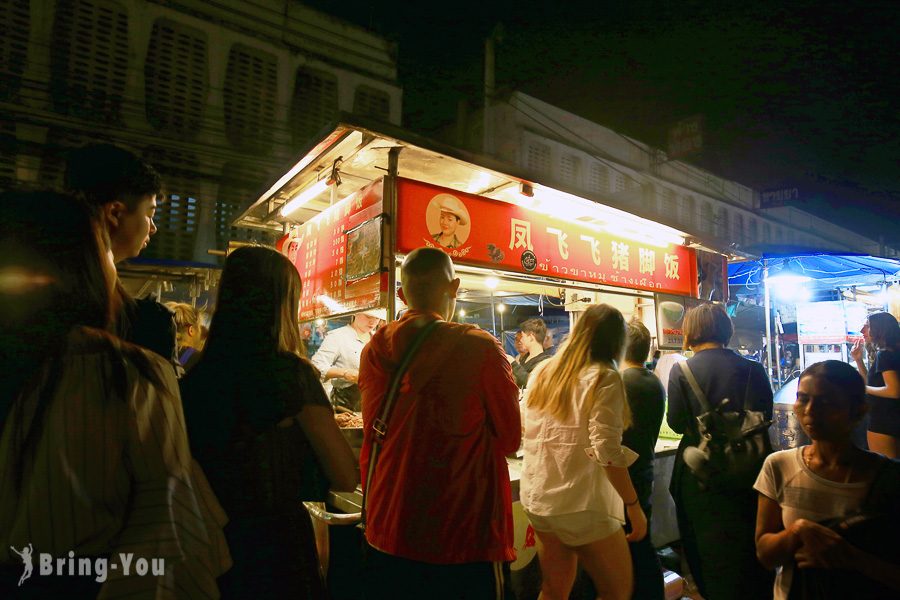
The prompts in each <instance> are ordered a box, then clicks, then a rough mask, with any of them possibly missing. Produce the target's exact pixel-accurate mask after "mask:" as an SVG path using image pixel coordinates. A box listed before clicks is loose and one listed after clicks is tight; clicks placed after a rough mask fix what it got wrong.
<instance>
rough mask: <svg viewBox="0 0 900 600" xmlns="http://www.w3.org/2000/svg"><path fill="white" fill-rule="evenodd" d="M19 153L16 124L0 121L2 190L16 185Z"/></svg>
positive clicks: (0, 174)
mask: <svg viewBox="0 0 900 600" xmlns="http://www.w3.org/2000/svg"><path fill="white" fill-rule="evenodd" d="M18 153H19V148H18V143H17V141H16V124H15V123H13V122H12V121H7V120H6V119H3V120H0V190H3V189H7V188H10V187H12V186H13V185H15V184H16V155H17V154H18ZM35 179H37V178H35Z"/></svg>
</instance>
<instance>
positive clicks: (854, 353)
mask: <svg viewBox="0 0 900 600" xmlns="http://www.w3.org/2000/svg"><path fill="white" fill-rule="evenodd" d="M850 356H851V357H852V358H853V360H855V361H858V362H862V358H863V341H862V340H856V342H855V343H854V344H853V348H851V349H850Z"/></svg>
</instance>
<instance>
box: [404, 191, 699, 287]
mask: <svg viewBox="0 0 900 600" xmlns="http://www.w3.org/2000/svg"><path fill="white" fill-rule="evenodd" d="M422 246H429V247H439V248H443V249H444V250H446V251H447V253H448V254H450V256H451V257H453V260H454V262H456V263H457V264H461V265H476V266H480V267H488V268H492V269H496V270H499V271H514V272H517V273H530V274H533V275H538V276H544V277H554V278H559V279H568V280H571V281H581V282H586V283H600V284H606V285H611V286H618V287H624V288H631V289H637V290H648V291H654V292H668V293H672V294H680V295H685V296H696V293H697V261H696V256H695V253H694V250H693V249H691V248H687V247H685V246H678V245H674V244H670V245H653V244H649V243H646V242H639V241H635V240H632V239H629V238H627V237H621V236H616V235H614V234H612V233H609V232H606V231H601V230H598V229H597V228H593V227H591V226H589V225H587V224H583V223H575V222H572V221H565V220H563V219H558V218H555V217H551V216H548V215H545V214H542V213H539V212H537V211H534V210H529V209H526V208H523V207H521V206H516V205H514V204H509V203H506V202H501V201H498V200H491V199H489V198H482V197H480V196H475V195H472V194H466V193H464V192H458V191H456V190H451V189H447V188H442V187H439V186H435V185H431V184H427V183H422V182H419V181H412V180H409V179H398V182H397V251H398V252H400V253H406V252H410V251H412V250H414V249H416V248H420V247H422Z"/></svg>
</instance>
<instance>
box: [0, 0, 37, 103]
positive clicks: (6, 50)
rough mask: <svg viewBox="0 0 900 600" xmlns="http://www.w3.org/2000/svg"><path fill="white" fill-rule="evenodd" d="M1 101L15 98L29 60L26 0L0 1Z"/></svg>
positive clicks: (28, 24) (28, 9)
mask: <svg viewBox="0 0 900 600" xmlns="http://www.w3.org/2000/svg"><path fill="white" fill-rule="evenodd" d="M0 23H3V24H4V31H3V35H0V100H11V99H14V98H15V97H16V96H17V94H18V93H19V89H20V88H21V87H22V77H23V76H24V75H25V65H26V62H27V60H28V35H29V31H30V29H31V9H30V6H29V1H28V0H4V1H3V2H0Z"/></svg>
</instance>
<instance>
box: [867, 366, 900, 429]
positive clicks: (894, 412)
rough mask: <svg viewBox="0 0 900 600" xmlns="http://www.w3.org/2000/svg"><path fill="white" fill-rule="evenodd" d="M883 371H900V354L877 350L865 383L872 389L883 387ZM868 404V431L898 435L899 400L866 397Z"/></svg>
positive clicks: (869, 395) (899, 419)
mask: <svg viewBox="0 0 900 600" xmlns="http://www.w3.org/2000/svg"><path fill="white" fill-rule="evenodd" d="M885 371H900V352H897V351H896V350H879V351H878V354H876V355H875V364H874V365H872V368H871V369H869V372H868V376H867V377H866V383H867V384H868V385H870V386H872V387H884V373H885ZM866 400H867V401H868V403H869V431H874V432H876V433H882V434H886V435H892V436H897V435H900V400H897V399H896V398H882V397H881V396H873V395H871V394H867V395H866Z"/></svg>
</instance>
